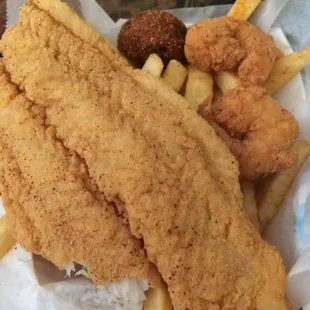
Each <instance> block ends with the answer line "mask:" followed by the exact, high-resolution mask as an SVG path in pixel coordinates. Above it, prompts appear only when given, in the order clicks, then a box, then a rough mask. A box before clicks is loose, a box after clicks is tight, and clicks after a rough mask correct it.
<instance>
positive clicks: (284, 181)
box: [256, 140, 310, 230]
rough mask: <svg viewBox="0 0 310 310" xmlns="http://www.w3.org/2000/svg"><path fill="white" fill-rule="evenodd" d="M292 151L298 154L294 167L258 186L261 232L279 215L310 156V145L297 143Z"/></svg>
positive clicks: (257, 195)
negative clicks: (298, 174) (296, 178)
mask: <svg viewBox="0 0 310 310" xmlns="http://www.w3.org/2000/svg"><path fill="white" fill-rule="evenodd" d="M292 149H293V151H295V152H296V153H297V154H298V160H297V162H296V163H295V164H294V166H292V167H291V168H290V169H288V170H286V171H284V172H280V173H276V174H275V175H272V176H270V177H268V178H266V179H264V180H263V181H262V182H261V183H259V184H258V187H257V193H256V197H257V204H258V214H259V220H260V227H261V230H263V229H264V228H265V227H266V225H267V224H268V223H269V222H270V221H271V220H272V219H273V218H274V216H275V215H276V214H277V212H278V210H279V208H280V206H281V204H282V203H283V201H284V199H285V197H286V196H287V194H288V192H289V191H290V189H291V187H292V185H293V183H294V180H295V177H296V175H297V173H298V171H299V170H300V168H301V167H302V165H303V163H304V162H305V160H306V159H307V158H308V157H309V156H310V144H309V143H308V142H307V141H305V140H300V141H296V142H295V143H294V144H293V146H292Z"/></svg>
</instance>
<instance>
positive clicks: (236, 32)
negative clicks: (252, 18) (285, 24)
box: [185, 16, 282, 86]
mask: <svg viewBox="0 0 310 310" xmlns="http://www.w3.org/2000/svg"><path fill="white" fill-rule="evenodd" d="M185 55H186V58H187V60H188V61H189V63H191V64H193V65H195V66H196V67H198V68H199V69H200V70H202V71H226V70H237V69H238V74H239V77H240V79H241V81H242V83H243V85H245V86H263V85H264V84H265V82H266V80H267V78H268V76H269V74H270V71H271V69H272V66H273V64H274V62H275V60H276V59H277V58H280V57H281V56H282V52H281V51H280V50H279V49H278V48H277V47H276V45H275V43H274V41H273V39H272V37H271V36H269V35H267V34H266V33H264V32H263V31H262V30H261V29H259V28H258V27H256V26H254V25H252V24H250V23H249V22H247V21H243V20H238V19H235V18H232V17H228V16H223V17H220V18H215V19H203V20H201V21H199V22H197V23H196V24H194V25H193V26H192V27H190V29H189V30H188V32H187V35H186V39H185Z"/></svg>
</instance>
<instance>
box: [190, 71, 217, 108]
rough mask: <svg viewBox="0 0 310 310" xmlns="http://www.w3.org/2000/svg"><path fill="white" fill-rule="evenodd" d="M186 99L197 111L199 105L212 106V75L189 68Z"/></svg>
mask: <svg viewBox="0 0 310 310" xmlns="http://www.w3.org/2000/svg"><path fill="white" fill-rule="evenodd" d="M184 97H185V98H186V99H187V100H188V101H189V102H190V103H191V105H192V107H193V109H195V110H197V108H198V107H199V105H201V104H205V105H210V104H211V102H212V97H213V77H212V75H211V73H208V72H202V71H200V70H198V69H197V68H195V67H194V66H189V68H188V76H187V83H186V86H185V94H184Z"/></svg>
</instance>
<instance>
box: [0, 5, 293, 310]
mask: <svg viewBox="0 0 310 310" xmlns="http://www.w3.org/2000/svg"><path fill="white" fill-rule="evenodd" d="M52 2H53V9H51V10H49V12H46V6H47V5H48V4H49V3H50V2H49V1H47V0H33V1H31V3H36V4H37V5H38V6H39V7H40V8H43V9H44V10H42V9H39V8H38V7H36V6H34V5H32V4H30V5H28V6H25V7H23V9H22V16H21V22H20V23H18V24H17V25H16V26H15V27H14V28H12V29H11V30H9V32H7V33H6V34H5V35H4V37H3V39H2V42H1V43H0V48H1V50H2V51H3V54H4V57H5V65H6V68H7V69H8V71H9V72H10V76H11V78H12V80H13V81H14V82H15V83H16V84H17V85H18V86H19V87H20V88H21V89H24V90H25V93H26V96H27V97H28V98H30V99H31V100H33V101H34V102H35V103H36V104H37V105H39V106H41V107H43V108H44V109H45V111H46V116H47V120H46V121H47V122H48V123H49V124H51V125H53V126H55V128H56V133H57V137H58V138H59V139H61V140H63V143H64V144H65V146H66V147H67V148H69V149H71V150H72V151H76V152H77V153H78V154H79V156H80V157H81V158H83V159H84V160H85V163H86V165H87V167H88V171H89V174H90V176H91V178H92V180H94V181H95V182H96V184H97V186H98V188H99V190H100V191H101V192H102V193H103V194H104V196H105V198H106V199H107V200H108V201H114V200H115V199H117V200H120V201H122V202H123V203H124V208H125V210H126V212H127V214H128V219H129V223H130V228H131V231H132V233H133V234H134V235H135V236H136V237H138V238H143V241H144V246H145V248H146V250H147V254H148V258H149V259H150V260H151V261H152V262H153V263H155V264H156V265H157V267H158V269H159V271H160V273H161V274H162V276H163V278H164V280H165V281H166V282H167V285H168V289H169V292H170V295H171V299H172V302H173V305H174V308H175V310H185V309H191V310H206V309H216V310H217V309H236V308H239V309H258V310H267V309H288V308H289V306H288V304H287V302H286V299H285V270H284V267H283V264H282V261H281V258H280V256H279V255H278V253H277V252H276V251H275V250H274V249H273V248H272V247H270V246H268V245H267V244H266V243H265V242H264V241H262V239H261V237H260V235H259V233H258V232H256V231H255V229H254V228H253V226H252V225H251V224H250V223H249V221H248V220H247V218H246V216H245V214H244V212H243V211H242V197H241V192H240V186H239V182H238V166H237V163H236V161H235V159H234V157H233V156H232V155H231V154H230V152H229V151H228V149H227V148H226V147H225V145H224V144H223V142H222V141H221V140H220V139H219V138H218V137H217V136H216V134H215V132H214V131H213V129H212V128H211V127H210V126H209V125H208V124H207V122H205V121H204V120H203V119H201V118H200V117H199V116H198V115H197V114H196V113H195V112H194V111H192V110H191V109H190V108H189V107H188V104H187V102H186V100H185V99H183V98H182V97H181V96H179V95H177V94H175V93H174V91H173V90H172V89H170V88H169V87H168V86H165V85H164V83H163V82H162V81H160V80H159V79H156V78H154V77H152V76H151V75H150V74H148V73H145V72H141V71H140V70H136V71H135V70H133V69H132V68H130V67H129V66H126V65H124V66H120V65H119V64H120V63H121V62H120V61H119V60H118V57H117V56H115V60H114V61H113V57H111V58H108V57H109V51H110V49H109V48H107V47H103V46H104V45H103V44H101V42H102V41H105V40H104V38H101V39H100V40H99V41H94V40H92V38H93V36H94V35H96V32H95V31H94V30H92V29H85V27H86V24H85V23H84V22H82V21H76V20H75V21H76V23H74V25H73V24H72V19H71V18H70V20H68V19H66V16H68V15H69V12H68V10H67V9H66V7H64V6H63V5H61V4H60V3H59V2H56V1H52ZM50 15H52V17H51V16H50ZM60 20H61V22H62V23H64V24H65V26H64V25H62V23H60V22H59V21H60ZM79 28H80V29H79ZM17 51H18V52H17ZM47 69H48V70H47Z"/></svg>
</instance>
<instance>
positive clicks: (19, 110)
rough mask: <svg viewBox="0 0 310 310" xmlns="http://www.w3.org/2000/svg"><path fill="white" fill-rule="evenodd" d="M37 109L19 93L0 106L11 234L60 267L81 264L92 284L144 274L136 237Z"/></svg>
mask: <svg viewBox="0 0 310 310" xmlns="http://www.w3.org/2000/svg"><path fill="white" fill-rule="evenodd" d="M1 86H3V85H1ZM2 90H3V88H1V91H0V94H2ZM1 98H2V97H1ZM42 114H43V115H44V111H42V109H41V108H39V107H37V106H32V105H31V103H30V102H29V101H27V100H26V99H25V98H24V96H23V95H17V96H16V97H15V98H14V99H13V100H12V102H11V103H10V105H9V106H8V107H6V108H2V109H0V132H1V134H0V190H1V193H2V196H3V198H4V203H5V208H6V210H7V213H8V216H9V223H10V224H11V230H12V232H13V234H14V237H16V238H17V240H18V241H20V242H21V244H22V245H23V246H24V247H25V248H26V249H28V250H30V251H32V252H34V253H37V254H41V255H42V256H44V257H45V258H47V259H48V260H50V261H52V262H53V263H54V264H55V265H57V266H59V267H60V268H62V269H64V268H66V266H67V265H68V264H71V263H72V262H77V263H79V264H81V265H83V266H85V267H86V269H87V270H88V273H89V275H90V277H91V278H92V279H93V280H94V281H95V282H97V283H103V282H111V281H116V280H119V279H121V278H123V277H136V278H140V279H145V278H147V276H148V261H147V259H146V257H145V254H144V250H143V248H141V245H140V242H139V241H138V240H136V239H135V238H134V237H133V236H132V235H131V233H130V231H129V230H128V229H127V227H125V224H123V223H121V221H120V220H119V219H118V217H117V216H116V215H115V214H114V207H113V206H112V205H111V204H109V203H107V202H106V201H105V200H104V199H102V198H103V197H102V195H101V194H100V193H99V192H98V191H97V190H96V186H94V185H92V184H91V182H90V180H89V177H88V176H87V169H86V167H85V165H84V163H83V162H82V161H81V159H79V157H78V156H77V155H76V154H75V153H74V152H72V151H67V150H66V149H65V148H64V147H63V145H62V144H61V142H59V141H57V140H56V138H55V137H54V128H53V127H48V128H45V126H44V119H43V118H42Z"/></svg>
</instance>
